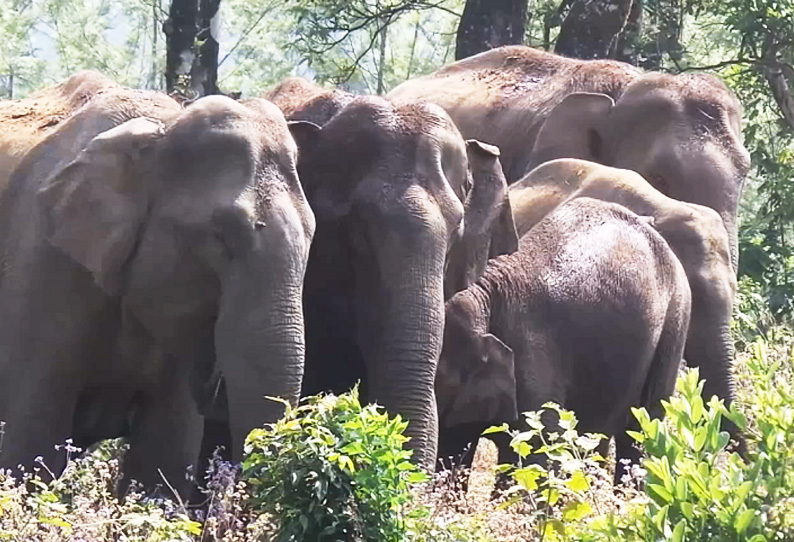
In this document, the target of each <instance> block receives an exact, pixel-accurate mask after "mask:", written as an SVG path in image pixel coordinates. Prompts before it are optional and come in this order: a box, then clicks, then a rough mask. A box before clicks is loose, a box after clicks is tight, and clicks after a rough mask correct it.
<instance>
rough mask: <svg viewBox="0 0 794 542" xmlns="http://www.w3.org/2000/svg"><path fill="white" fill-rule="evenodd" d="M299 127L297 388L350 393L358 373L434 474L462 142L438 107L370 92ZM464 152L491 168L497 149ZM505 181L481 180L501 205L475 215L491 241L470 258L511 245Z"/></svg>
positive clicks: (492, 202) (462, 193) (460, 214)
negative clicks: (300, 361)
mask: <svg viewBox="0 0 794 542" xmlns="http://www.w3.org/2000/svg"><path fill="white" fill-rule="evenodd" d="M293 116H294V115H293ZM308 120H312V119H308ZM318 120H320V122H322V119H318ZM299 126H302V130H303V133H302V135H298V134H299V132H297V131H296V132H295V133H296V138H297V140H298V145H299V147H300V160H299V171H300V178H301V182H302V183H303V185H304V189H305V190H306V196H307V198H308V200H309V203H310V204H311V205H312V209H313V210H314V212H315V215H316V216H317V235H316V237H315V240H314V242H313V244H312V248H311V255H310V257H309V264H308V270H307V274H306V283H305V297H304V300H305V307H306V337H307V357H306V377H305V381H304V393H306V394H310V393H316V392H318V391H322V390H332V391H336V392H340V391H345V390H347V389H348V388H349V387H350V386H351V385H352V384H354V383H355V382H356V381H357V380H361V381H362V388H363V391H364V394H365V398H366V399H368V400H371V401H377V402H378V403H380V404H382V405H384V406H385V407H386V408H387V409H389V410H390V411H391V412H393V413H400V414H401V415H402V416H403V417H404V418H406V419H407V420H409V427H408V430H407V433H408V435H409V436H410V437H411V438H412V440H411V441H410V442H409V446H410V447H411V448H412V449H413V450H414V451H415V455H414V459H415V460H416V461H417V462H418V464H419V465H421V466H423V467H425V468H428V469H430V468H432V467H433V464H434V462H435V457H436V440H437V420H436V412H437V411H436V404H435V398H434V395H433V381H434V378H435V368H436V360H437V359H438V355H439V352H440V348H441V338H442V332H443V325H444V273H445V266H446V265H447V264H448V255H449V252H450V248H451V247H452V246H454V245H455V244H456V243H457V242H459V241H461V234H462V231H463V229H462V226H463V223H464V210H465V209H464V203H466V202H467V199H466V196H467V192H470V193H469V194H468V195H470V196H472V197H474V196H473V194H474V192H473V190H471V191H470V190H469V188H470V186H471V184H472V181H471V180H470V175H471V174H470V173H469V171H468V163H469V161H468V160H467V146H466V144H465V143H464V141H463V139H462V138H461V136H460V134H459V133H458V131H457V129H456V128H455V126H454V124H453V123H452V121H451V120H450V119H449V117H448V116H447V115H446V114H445V113H444V112H443V110H442V109H440V108H438V107H436V106H429V105H417V104H412V103H390V102H388V101H386V100H383V99H381V98H375V97H360V98H356V99H354V100H353V101H352V102H351V103H350V104H349V105H347V106H346V107H345V108H344V109H342V110H341V111H340V112H339V113H337V114H336V115H335V116H334V117H333V118H331V119H330V120H328V121H327V122H326V123H325V124H324V126H323V127H322V128H320V127H318V126H316V125H312V124H308V123H303V124H299V125H298V126H296V128H298V127H299ZM468 153H469V158H470V160H471V163H472V164H473V165H472V168H473V171H475V170H476V171H480V170H482V171H488V172H491V171H493V168H494V167H495V166H496V167H498V159H497V157H496V150H495V149H492V148H489V147H487V146H482V145H480V144H478V143H475V142H472V143H469V145H468ZM475 164H478V165H476V166H475ZM486 182H487V183H491V182H496V183H497V184H498V182H500V178H498V177H495V176H493V175H491V176H490V177H488V178H487V179H486ZM501 182H502V183H503V180H501ZM476 183H477V181H476V180H474V184H475V185H476ZM504 188H505V187H504V184H502V185H501V187H499V186H497V187H496V189H490V188H487V187H486V186H485V185H483V189H484V190H483V194H482V195H481V196H480V197H479V199H480V200H481V201H482V204H483V205H486V206H491V207H495V208H496V207H498V211H497V212H490V213H489V212H487V211H486V210H485V209H482V210H481V214H483V216H484V217H485V218H481V219H480V223H481V224H480V225H481V227H480V228H479V229H478V228H473V229H472V231H473V232H476V233H477V235H478V237H477V239H473V240H472V241H471V242H472V245H474V244H477V246H478V247H479V246H480V245H482V244H483V242H482V239H480V237H481V236H484V235H485V236H489V238H490V237H493V239H494V241H490V240H486V242H485V243H484V246H485V249H484V251H483V250H482V249H481V248H477V249H476V250H472V251H470V253H471V254H477V255H482V257H486V256H487V254H488V252H489V251H491V245H493V246H494V250H496V247H497V246H502V245H505V246H509V244H510V241H509V240H507V239H509V238H510V237H511V236H512V243H513V245H515V244H516V233H515V227H514V226H513V225H512V214H509V213H508V216H509V217H510V221H509V228H505V229H504V231H502V229H500V227H499V224H500V221H499V220H498V217H499V216H501V215H502V209H507V210H508V211H509V203H506V202H507V197H506V193H505V190H504ZM468 201H469V202H471V201H472V200H471V199H470V200H468ZM474 207H476V206H474V205H468V208H467V209H466V210H467V211H468V210H469V209H473V208H474ZM489 227H492V228H493V231H492V232H491V233H490V234H488V233H486V232H487V231H488V228H489ZM477 257H480V256H477ZM470 259H471V257H469V256H465V257H464V255H461V256H460V257H459V259H458V262H459V263H458V264H456V265H460V266H462V267H467V266H470V265H471V266H476V265H477V264H476V263H471V262H470Z"/></svg>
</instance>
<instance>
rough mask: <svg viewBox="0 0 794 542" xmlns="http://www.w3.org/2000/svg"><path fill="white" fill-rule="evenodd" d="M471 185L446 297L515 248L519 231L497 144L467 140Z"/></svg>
mask: <svg viewBox="0 0 794 542" xmlns="http://www.w3.org/2000/svg"><path fill="white" fill-rule="evenodd" d="M466 150H467V154H468V161H469V172H470V173H471V179H472V187H471V190H469V193H468V195H467V197H466V202H465V211H464V218H463V224H464V230H463V237H462V238H461V239H460V240H458V242H457V243H456V244H455V245H454V246H453V247H452V249H451V251H450V257H449V266H448V268H447V276H446V280H445V295H446V297H447V299H449V298H450V297H452V295H454V294H455V293H457V292H459V291H461V290H465V289H466V288H468V287H469V286H471V285H472V284H473V283H474V282H475V281H476V280H477V279H478V278H479V277H480V276H481V275H482V273H483V271H484V270H485V266H486V264H487V262H488V260H489V259H490V258H495V257H496V256H499V255H502V254H512V253H513V252H515V251H516V250H518V233H517V231H516V226H515V223H514V221H513V211H512V208H511V207H510V198H509V197H508V193H507V181H506V179H505V176H504V173H503V172H502V165H501V163H500V162H499V155H500V153H499V148H498V147H494V146H493V145H488V144H487V143H483V142H481V141H477V140H476V139H469V140H468V141H466Z"/></svg>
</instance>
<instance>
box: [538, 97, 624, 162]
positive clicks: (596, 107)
mask: <svg viewBox="0 0 794 542" xmlns="http://www.w3.org/2000/svg"><path fill="white" fill-rule="evenodd" d="M613 107H615V100H613V99H612V98H611V97H609V96H607V95H606V94H597V93H589V92H577V93H574V94H569V95H568V96H566V97H565V98H564V99H563V100H562V101H561V102H560V103H559V104H558V105H557V106H555V107H554V109H552V110H551V113H549V116H548V117H546V121H545V122H544V123H543V126H542V127H541V128H540V131H539V132H538V136H537V138H535V145H534V146H533V147H532V154H531V155H530V159H529V167H528V168H527V171H529V170H531V169H533V168H535V167H537V166H539V165H540V164H542V163H544V162H549V161H551V160H555V159H557V158H579V159H582V160H590V161H593V162H600V161H602V159H603V148H602V147H603V140H602V135H601V126H602V125H603V123H604V120H605V119H606V117H607V116H608V115H609V113H610V112H611V111H612V108H613Z"/></svg>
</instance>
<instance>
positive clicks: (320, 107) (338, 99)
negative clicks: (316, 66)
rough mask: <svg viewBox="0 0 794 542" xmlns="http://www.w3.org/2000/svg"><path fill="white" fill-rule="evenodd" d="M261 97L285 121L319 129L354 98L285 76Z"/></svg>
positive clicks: (344, 93)
mask: <svg viewBox="0 0 794 542" xmlns="http://www.w3.org/2000/svg"><path fill="white" fill-rule="evenodd" d="M263 97H264V98H265V99H266V100H269V101H271V102H273V103H274V104H276V105H277V106H278V107H279V109H281V111H282V113H284V116H285V117H286V118H287V119H288V120H292V121H308V122H313V123H315V124H317V125H319V126H322V125H324V124H325V123H326V122H328V121H329V120H331V118H332V117H333V116H334V115H336V114H337V113H339V112H340V111H341V110H342V109H344V108H345V106H347V104H349V103H350V102H352V101H353V98H355V95H354V94H350V93H349V92H345V91H343V90H339V89H327V88H324V87H321V86H320V85H318V84H316V83H313V82H311V81H309V80H308V79H304V78H303V77H288V78H286V79H284V80H283V81H281V82H280V83H279V84H277V85H276V86H274V87H273V88H272V89H270V90H269V91H267V92H266V93H265V95H264V96H263Z"/></svg>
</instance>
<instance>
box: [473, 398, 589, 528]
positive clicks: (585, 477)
mask: <svg viewBox="0 0 794 542" xmlns="http://www.w3.org/2000/svg"><path fill="white" fill-rule="evenodd" d="M543 408H544V409H545V411H538V412H526V413H524V416H525V421H526V424H527V426H528V427H529V429H527V430H525V431H516V430H510V429H508V427H507V425H506V424H505V425H502V426H500V427H491V428H489V429H487V430H486V431H485V432H484V434H489V433H498V432H506V433H509V434H510V435H511V436H512V439H511V441H510V446H511V448H513V450H514V451H515V452H516V453H517V454H518V456H519V458H520V460H521V465H520V466H519V467H518V468H513V466H512V465H499V466H498V467H497V470H498V471H499V472H509V473H510V476H511V477H512V479H513V480H514V481H515V482H516V485H515V486H513V488H511V489H509V490H508V491H507V495H508V497H509V498H508V499H507V501H506V502H505V504H504V506H505V507H509V506H514V505H516V504H517V503H519V502H528V503H529V505H530V514H531V515H532V516H533V518H534V520H535V524H536V528H535V529H536V535H537V536H539V537H540V538H541V539H542V540H548V541H549V542H554V541H557V540H568V539H569V538H570V536H571V535H572V534H573V532H574V530H572V529H575V528H576V525H577V524H578V522H579V521H580V520H582V519H583V518H585V517H588V516H590V515H591V514H592V513H593V512H594V508H593V505H592V504H591V503H592V502H593V501H594V498H593V493H592V488H593V485H594V484H593V480H592V479H593V476H594V473H597V472H600V471H601V470H602V463H603V461H604V458H603V457H601V455H600V454H599V453H598V452H597V451H596V448H597V447H598V445H599V444H600V443H601V440H602V439H603V435H597V434H585V435H579V434H578V432H577V431H576V426H577V423H578V421H577V419H576V416H575V415H574V413H573V412H571V411H568V410H564V409H561V408H560V407H559V406H557V405H555V404H554V403H547V404H545V405H543ZM542 417H544V418H545V419H546V423H544V422H543V421H542V420H541V418H542ZM550 420H553V421H550ZM552 424H553V425H552ZM552 426H553V427H554V428H555V429H554V431H553V432H549V431H548V430H547V429H546V427H552Z"/></svg>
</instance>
